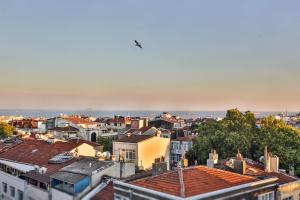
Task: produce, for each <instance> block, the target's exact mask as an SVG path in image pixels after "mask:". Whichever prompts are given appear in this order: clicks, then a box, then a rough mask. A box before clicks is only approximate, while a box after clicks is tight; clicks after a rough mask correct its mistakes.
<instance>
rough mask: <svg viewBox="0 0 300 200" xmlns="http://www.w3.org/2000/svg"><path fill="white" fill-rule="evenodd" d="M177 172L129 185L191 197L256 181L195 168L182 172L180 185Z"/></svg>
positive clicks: (205, 168)
mask: <svg viewBox="0 0 300 200" xmlns="http://www.w3.org/2000/svg"><path fill="white" fill-rule="evenodd" d="M179 172H180V171H172V172H168V173H165V174H161V175H157V176H154V177H149V178H145V179H141V180H137V181H133V182H131V184H133V185H136V186H140V187H144V188H147V189H151V190H155V191H158V192H163V193H167V194H171V195H175V196H180V197H191V196H194V195H199V194H204V193H208V192H213V191H217V190H221V189H226V188H230V187H234V186H238V185H242V184H247V183H253V182H256V181H258V179H256V178H254V177H250V176H245V175H240V174H236V173H232V172H228V171H223V170H219V169H212V168H208V167H205V166H197V167H192V168H185V169H183V170H182V183H181V181H180V177H181V176H180V173H179ZM182 191H183V194H182Z"/></svg>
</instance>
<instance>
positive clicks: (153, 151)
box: [138, 135, 170, 170]
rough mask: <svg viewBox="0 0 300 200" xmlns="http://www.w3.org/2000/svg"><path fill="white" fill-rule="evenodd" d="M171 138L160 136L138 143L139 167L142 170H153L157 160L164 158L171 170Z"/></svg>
mask: <svg viewBox="0 0 300 200" xmlns="http://www.w3.org/2000/svg"><path fill="white" fill-rule="evenodd" d="M169 154H170V138H162V137H160V135H158V136H155V137H152V138H150V139H148V140H144V141H142V142H139V143H138V166H139V167H140V168H141V169H151V168H152V163H154V160H155V159H156V158H160V157H162V156H163V157H164V158H165V161H166V162H167V164H168V170H169V161H170V158H169Z"/></svg>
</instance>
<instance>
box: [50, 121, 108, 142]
mask: <svg viewBox="0 0 300 200" xmlns="http://www.w3.org/2000/svg"><path fill="white" fill-rule="evenodd" d="M46 127H47V130H48V131H49V132H51V133H53V134H54V137H56V138H59V139H63V138H65V139H69V138H74V137H80V138H82V139H85V140H88V141H92V142H96V141H97V138H98V137H100V136H101V135H102V134H103V133H107V127H104V126H101V125H99V124H98V123H96V122H92V121H89V120H88V119H84V118H81V117H80V116H60V117H55V118H50V119H48V120H47V121H46Z"/></svg>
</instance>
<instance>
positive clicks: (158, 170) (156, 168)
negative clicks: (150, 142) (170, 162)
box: [152, 157, 168, 176]
mask: <svg viewBox="0 0 300 200" xmlns="http://www.w3.org/2000/svg"><path fill="white" fill-rule="evenodd" d="M167 171H168V167H167V163H166V162H165V158H164V157H161V158H156V159H155V161H154V163H152V175H154V176H155V175H158V174H162V173H165V172H167Z"/></svg>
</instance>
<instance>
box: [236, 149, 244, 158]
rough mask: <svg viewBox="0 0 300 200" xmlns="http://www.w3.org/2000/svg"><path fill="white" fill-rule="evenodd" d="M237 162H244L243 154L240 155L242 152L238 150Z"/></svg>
mask: <svg viewBox="0 0 300 200" xmlns="http://www.w3.org/2000/svg"><path fill="white" fill-rule="evenodd" d="M235 159H236V160H243V156H242V154H241V153H240V150H239V149H238V152H237V154H236V158H235Z"/></svg>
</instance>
